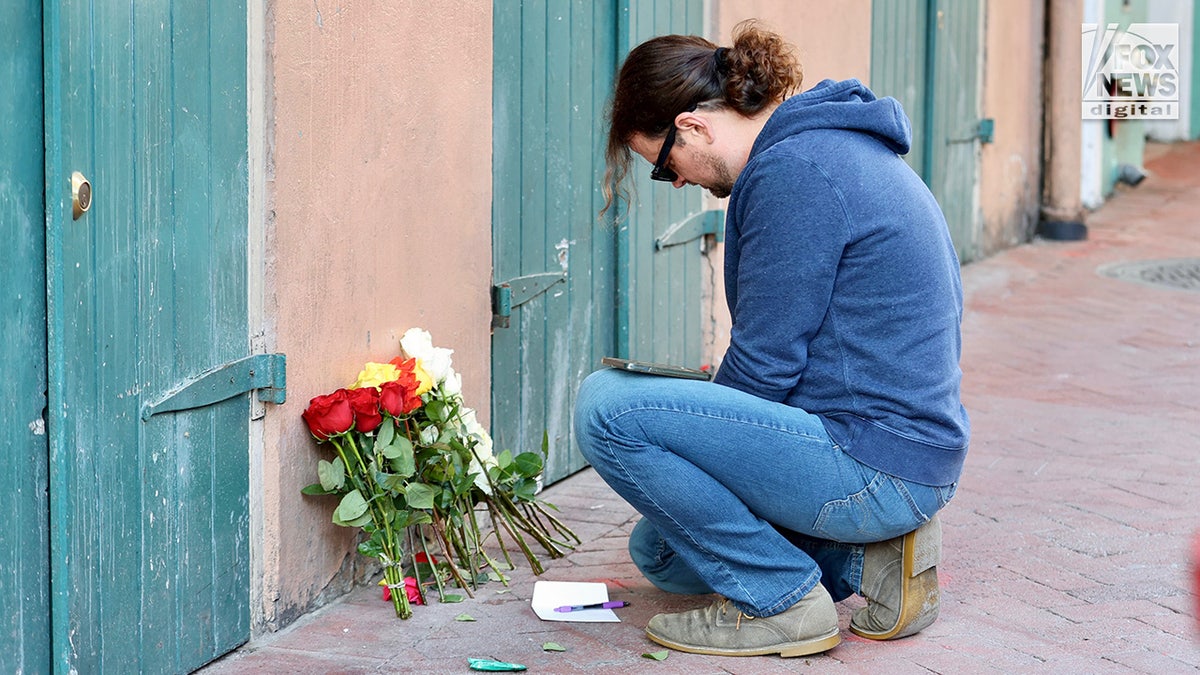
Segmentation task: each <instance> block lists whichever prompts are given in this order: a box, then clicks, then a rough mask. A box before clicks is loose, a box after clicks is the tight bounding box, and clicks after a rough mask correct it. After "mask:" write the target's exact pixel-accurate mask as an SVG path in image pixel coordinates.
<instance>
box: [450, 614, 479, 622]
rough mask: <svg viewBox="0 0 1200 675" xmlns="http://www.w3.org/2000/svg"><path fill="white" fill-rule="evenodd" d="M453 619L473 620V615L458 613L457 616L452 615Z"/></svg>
mask: <svg viewBox="0 0 1200 675" xmlns="http://www.w3.org/2000/svg"><path fill="white" fill-rule="evenodd" d="M454 620H455V621H474V620H475V617H473V616H471V615H470V614H459V615H458V616H456V617H454Z"/></svg>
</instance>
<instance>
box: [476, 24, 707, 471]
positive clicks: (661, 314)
mask: <svg viewBox="0 0 1200 675" xmlns="http://www.w3.org/2000/svg"><path fill="white" fill-rule="evenodd" d="M633 4H635V5H636V7H637V9H636V10H633V9H631V7H630V6H629V4H628V3H625V2H616V1H615V0H601V1H596V2H592V1H591V0H550V1H548V2H547V1H546V0H537V1H534V0H528V1H524V2H517V1H513V0H503V1H499V0H497V2H495V3H494V14H493V18H494V26H493V29H494V36H495V37H494V42H493V44H494V55H495V56H494V58H495V63H494V81H493V84H494V100H493V115H494V122H493V155H492V156H493V195H494V196H493V205H492V239H493V258H492V266H493V278H494V283H495V287H494V289H493V300H494V305H495V307H494V310H495V312H496V316H495V317H494V319H493V333H492V432H493V435H494V436H495V442H496V448H497V449H498V450H503V449H510V450H513V451H514V452H515V451H521V450H531V449H537V448H539V447H540V446H541V443H542V438H543V434H545V435H546V436H547V438H548V439H549V443H550V456H549V459H548V462H547V467H546V472H545V477H546V481H547V482H553V481H555V480H558V479H560V478H563V477H565V476H567V475H570V474H571V473H573V472H574V471H577V470H579V469H581V468H583V467H584V466H585V462H584V460H583V457H582V456H581V455H580V454H579V451H578V450H577V449H576V447H575V441H574V437H573V432H572V430H571V412H572V410H573V408H574V402H575V391H576V389H577V388H578V385H579V383H580V382H582V381H583V378H584V377H586V376H587V375H588V374H589V373H591V372H592V371H593V370H595V369H596V368H598V367H599V366H600V359H601V358H602V357H604V356H630V355H632V356H637V357H641V358H651V357H661V358H664V359H671V360H676V361H678V362H680V363H684V362H687V363H692V364H698V362H699V351H700V319H699V310H700V295H699V288H700V278H701V277H700V274H701V269H702V268H701V265H700V263H699V243H698V242H697V241H694V240H692V241H688V240H687V236H686V235H687V233H688V232H691V231H692V228H693V226H695V225H696V224H697V223H698V222H700V221H695V220H693V221H689V222H687V223H685V224H684V225H685V226H684V227H678V226H677V224H678V223H680V222H681V221H684V220H687V219H688V218H689V217H691V216H692V215H694V214H698V213H699V201H700V199H699V193H698V192H696V191H695V190H696V189H695V188H692V189H689V190H684V191H681V192H679V193H677V194H672V193H673V192H674V191H672V190H669V189H665V188H664V187H663V186H661V185H660V186H657V187H656V188H655V189H651V187H650V186H649V185H648V182H649V181H648V180H647V181H645V183H639V185H638V188H639V193H640V195H641V200H640V201H638V202H637V203H635V204H633V205H632V207H631V208H630V209H629V210H628V211H627V213H626V214H624V215H627V216H628V218H625V219H624V220H622V221H621V222H620V223H617V222H614V220H613V218H612V215H615V214H613V213H612V212H610V217H609V219H608V220H606V221H604V222H600V221H598V220H597V215H596V214H597V213H598V212H599V210H600V207H601V206H602V204H603V197H602V196H601V193H600V180H601V177H602V176H603V174H604V144H605V141H606V125H605V122H604V106H605V104H606V103H607V99H608V96H609V95H610V94H611V91H612V85H613V81H614V77H615V75H616V69H617V67H618V63H619V60H618V56H619V55H623V54H624V53H625V52H626V51H627V50H628V49H629V44H630V40H631V39H634V38H637V39H638V40H639V41H640V39H642V38H643V36H644V37H650V36H651V35H654V34H656V33H665V32H684V31H691V32H699V30H700V26H701V14H700V11H699V8H700V6H701V4H702V3H701V2H699V1H698V0H696V1H692V0H688V1H687V2H637V3H633ZM643 173H645V172H643ZM700 220H704V219H703V218H701V219H700ZM704 222H708V221H704ZM673 226H675V227H674V230H672V229H671V228H672V227H673ZM663 233H667V234H668V236H666V237H663V236H662V235H663ZM656 239H658V240H661V241H659V242H658V243H659V246H657V247H656ZM676 244H678V245H676Z"/></svg>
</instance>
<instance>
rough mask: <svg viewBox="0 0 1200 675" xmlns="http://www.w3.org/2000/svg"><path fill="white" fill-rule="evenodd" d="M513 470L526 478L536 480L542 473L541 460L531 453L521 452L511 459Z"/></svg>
mask: <svg viewBox="0 0 1200 675" xmlns="http://www.w3.org/2000/svg"><path fill="white" fill-rule="evenodd" d="M513 469H514V470H515V471H516V472H517V473H518V474H520V475H522V476H524V477H526V478H536V477H537V476H538V474H540V473H541V472H542V458H541V457H539V456H537V455H536V454H534V453H532V452H522V453H521V454H519V455H517V456H516V457H514V458H513Z"/></svg>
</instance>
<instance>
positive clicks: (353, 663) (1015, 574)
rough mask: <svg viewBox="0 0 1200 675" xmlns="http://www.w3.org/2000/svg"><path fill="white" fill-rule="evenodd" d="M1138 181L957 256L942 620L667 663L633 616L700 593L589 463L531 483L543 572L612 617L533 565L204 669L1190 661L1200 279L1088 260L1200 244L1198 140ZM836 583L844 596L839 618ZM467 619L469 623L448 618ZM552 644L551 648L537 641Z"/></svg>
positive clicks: (788, 667)
mask: <svg viewBox="0 0 1200 675" xmlns="http://www.w3.org/2000/svg"><path fill="white" fill-rule="evenodd" d="M1158 154H1159V156H1158V157H1157V158H1156V159H1155V160H1154V161H1153V162H1151V163H1150V164H1149V167H1148V168H1149V170H1150V172H1151V174H1152V175H1151V177H1150V178H1148V179H1147V180H1146V181H1145V182H1143V183H1142V184H1141V186H1139V187H1138V188H1136V189H1133V190H1127V191H1123V193H1122V194H1120V195H1118V196H1117V197H1115V198H1114V199H1112V200H1111V201H1109V202H1108V203H1107V204H1106V205H1105V206H1104V207H1103V208H1102V209H1100V210H1099V211H1097V212H1096V213H1094V214H1092V217H1091V218H1090V219H1089V228H1090V237H1089V239H1088V240H1087V241H1084V242H1062V243H1059V242H1041V241H1039V242H1034V243H1032V244H1029V245H1026V246H1021V247H1019V248H1016V249H1012V250H1010V251H1006V252H1004V253H1001V254H999V255H996V256H994V257H992V258H989V259H987V260H984V261H981V262H977V263H973V264H971V265H968V266H967V267H965V268H964V272H963V277H964V284H965V286H966V292H967V303H966V305H967V306H966V315H965V318H964V323H963V333H964V343H965V353H964V356H963V370H964V372H965V379H964V397H965V402H966V405H967V408H968V410H969V411H970V413H971V416H972V422H973V427H974V434H973V442H972V447H971V452H970V455H969V457H968V459H967V466H966V470H965V473H964V476H963V480H962V482H961V484H960V488H959V492H958V496H957V497H956V498H955V500H954V502H953V503H952V504H951V505H950V506H949V507H948V508H947V509H946V511H944V512H943V515H942V523H943V529H944V545H945V548H944V551H943V562H942V565H941V566H940V567H939V571H940V580H941V585H942V612H941V618H940V619H939V620H938V622H937V623H935V624H934V625H933V626H932V627H930V628H928V629H926V630H925V631H924V632H922V633H920V634H919V635H917V636H914V637H911V638H908V639H905V640H900V641H897V642H892V643H875V642H870V641H868V640H863V639H861V638H858V637H856V636H854V635H852V634H851V633H850V632H849V631H848V630H843V638H844V641H843V642H842V644H841V645H839V646H838V647H836V648H835V649H833V650H832V651H830V652H829V653H827V654H825V655H820V656H814V657H802V658H797V659H781V658H778V657H758V658H722V657H712V656H699V655H692V654H684V653H678V652H672V653H671V654H670V656H669V657H668V658H667V659H666V660H665V661H661V662H656V661H651V660H648V659H645V658H643V657H642V656H641V655H642V654H643V653H646V652H651V651H657V650H658V649H659V647H657V646H656V645H654V644H653V643H651V642H649V641H648V640H647V639H646V638H645V637H644V635H643V633H642V627H643V626H644V625H645V623H646V621H647V620H648V619H649V618H650V617H651V616H652V615H653V614H655V613H658V612H662V611H677V610H680V609H686V608H690V607H694V606H698V605H699V604H702V603H703V602H704V601H703V600H699V599H696V598H686V597H673V596H669V595H667V594H664V593H661V592H659V591H657V590H655V589H654V588H652V587H651V586H650V585H649V584H648V583H646V582H645V581H643V580H642V579H641V577H640V575H639V574H638V573H637V571H636V570H635V569H634V567H633V564H632V563H631V562H630V561H629V557H628V554H627V553H626V552H625V538H626V536H627V535H628V532H629V530H630V528H631V527H632V525H633V523H634V522H635V521H636V515H635V514H634V513H633V511H632V510H631V509H630V508H629V507H628V506H627V505H625V504H624V503H623V502H622V500H620V498H618V497H616V496H615V495H614V494H613V493H612V492H611V491H610V490H609V489H608V488H607V487H606V486H605V485H604V484H603V482H602V481H600V480H599V479H598V478H597V477H596V475H595V474H594V473H593V472H591V471H585V472H583V473H581V474H578V475H576V476H574V477H572V478H570V479H568V480H567V481H564V482H562V483H559V484H557V485H555V486H553V487H552V488H550V489H549V490H547V494H546V497H547V499H548V500H550V501H552V502H554V503H556V504H557V505H559V507H561V509H562V510H563V512H564V514H565V518H564V520H566V521H567V522H569V523H570V524H571V525H572V527H574V528H575V530H576V532H577V533H578V534H579V535H580V536H581V537H582V538H583V539H584V542H585V544H584V545H583V546H581V547H580V548H579V549H578V550H577V551H576V552H574V553H572V554H571V555H570V556H569V557H567V558H566V559H563V560H559V561H548V564H547V571H546V573H545V574H544V575H543V577H542V578H543V579H551V580H564V581H604V582H606V583H607V584H608V586H609V590H610V595H611V596H612V597H613V598H614V599H624V600H629V601H630V602H631V603H632V605H631V606H630V607H628V608H626V609H622V610H620V616H621V618H622V623H619V624H568V623H547V622H542V621H540V620H538V619H537V617H535V616H534V615H533V613H532V611H531V610H530V609H529V599H530V596H531V594H532V590H533V581H534V580H535V579H534V577H533V576H532V575H531V574H529V573H528V572H527V571H524V570H521V571H518V572H516V573H514V574H513V581H512V584H511V587H510V590H509V591H507V592H501V591H502V590H503V589H502V587H500V586H499V585H498V584H494V583H493V584H489V585H487V586H485V587H484V588H483V589H482V590H481V591H480V592H479V594H478V595H477V597H476V598H475V599H474V600H467V601H466V602H464V603H461V604H447V605H433V606H430V607H418V608H416V611H415V614H414V616H413V618H412V619H410V620H408V621H399V620H397V619H395V618H394V616H393V615H392V613H391V607H390V605H389V604H387V603H384V602H382V601H380V600H379V592H378V590H377V589H376V588H373V587H372V588H363V589H359V590H357V591H355V592H353V593H351V594H350V595H348V596H346V597H345V598H344V599H342V600H340V601H338V602H335V603H333V604H331V605H329V606H327V607H325V608H323V609H321V610H319V611H317V612H314V613H313V614H311V615H308V616H306V617H304V618H302V619H301V620H299V621H297V622H296V623H295V624H293V625H292V626H290V627H289V628H287V629H285V630H283V631H281V632H279V633H278V634H274V635H270V636H266V637H264V638H262V639H260V640H258V641H256V642H255V643H254V644H252V645H250V646H248V647H245V648H243V649H242V650H240V651H238V652H235V653H234V654H232V655H230V656H228V657H226V658H224V659H222V660H221V661H219V662H217V663H216V664H213V665H212V666H210V667H208V668H206V669H205V670H204V672H205V673H208V674H219V673H258V672H262V673H328V672H339V673H380V672H391V673H395V672H422V673H465V672H469V671H468V670H467V661H466V659H467V657H468V656H473V657H489V658H496V659H501V660H506V661H515V662H518V663H522V664H525V665H527V666H529V672H542V673H577V672H580V673H581V672H588V673H594V672H602V673H661V674H664V675H665V674H668V673H687V674H689V675H691V674H693V673H747V674H749V673H786V672H821V673H825V672H835V673H884V672H886V673H889V674H902V673H929V672H937V673H983V672H996V673H1011V672H1052V673H1175V672H1182V671H1187V670H1196V669H1198V668H1200V626H1198V625H1197V622H1196V618H1195V603H1194V598H1193V596H1192V594H1191V587H1190V585H1189V581H1188V579H1189V567H1188V560H1187V552H1188V547H1189V541H1190V539H1191V537H1192V536H1193V534H1194V533H1195V532H1197V530H1200V293H1197V292H1196V291H1185V290H1175V289H1167V288H1161V287H1155V286H1150V285H1145V284H1140V283H1134V282H1130V281H1123V280H1115V279H1110V278H1107V277H1104V276H1101V275H1099V274H1098V273H1097V268H1098V267H1100V266H1102V265H1106V264H1110V263H1120V262H1126V261H1141V260H1155V259H1167V258H1185V257H1189V258H1197V259H1200V236H1198V235H1200V144H1197V143H1191V144H1179V145H1174V146H1171V147H1169V148H1165V149H1160V152H1159V153H1158ZM860 604H861V601H860V600H857V599H852V600H848V601H846V602H844V603H842V606H841V607H840V608H839V610H840V614H841V620H842V625H843V628H845V626H846V625H847V623H848V621H849V614H850V612H851V611H852V610H853V608H855V607H857V606H859V605H860ZM462 613H467V614H470V615H471V616H472V617H474V618H475V621H473V622H463V621H456V620H455V617H456V616H458V615H460V614H462ZM545 642H557V643H558V644H560V645H562V646H563V647H565V648H566V651H565V652H544V651H542V648H541V645H542V644H543V643H545Z"/></svg>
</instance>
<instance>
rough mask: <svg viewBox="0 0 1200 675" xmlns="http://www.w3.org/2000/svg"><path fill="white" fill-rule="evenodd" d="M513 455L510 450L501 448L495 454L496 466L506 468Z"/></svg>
mask: <svg viewBox="0 0 1200 675" xmlns="http://www.w3.org/2000/svg"><path fill="white" fill-rule="evenodd" d="M512 461H513V456H512V451H511V450H503V451H501V452H500V454H498V455H496V466H498V467H500V468H501V469H507V468H508V465H509V464H512Z"/></svg>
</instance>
